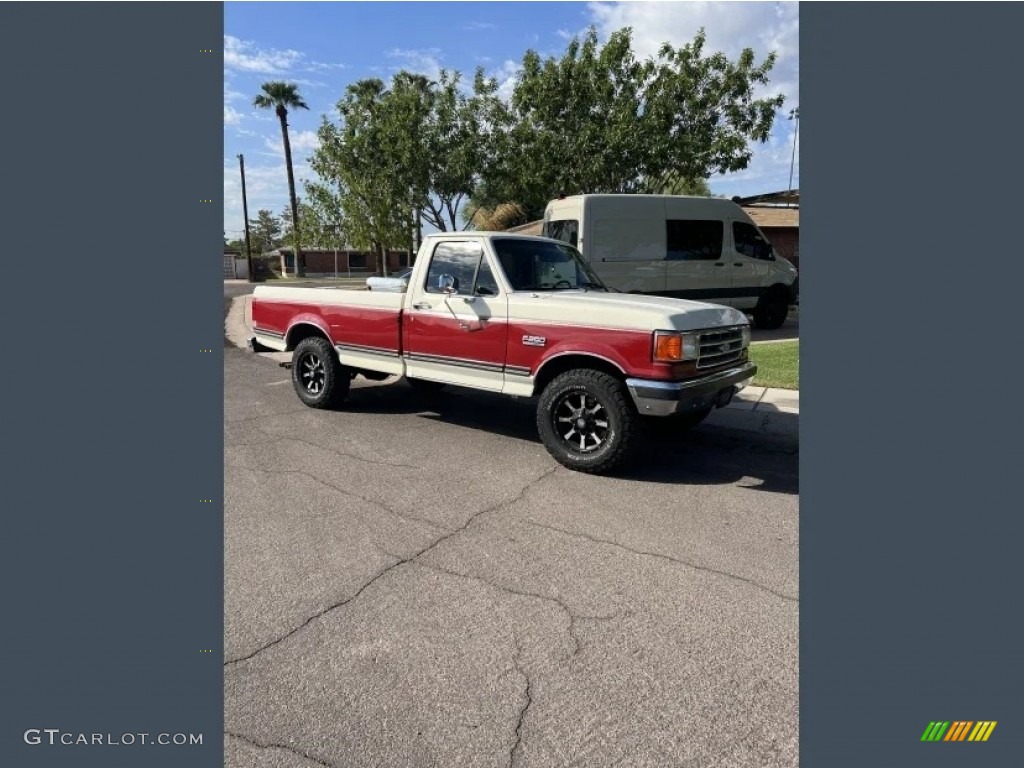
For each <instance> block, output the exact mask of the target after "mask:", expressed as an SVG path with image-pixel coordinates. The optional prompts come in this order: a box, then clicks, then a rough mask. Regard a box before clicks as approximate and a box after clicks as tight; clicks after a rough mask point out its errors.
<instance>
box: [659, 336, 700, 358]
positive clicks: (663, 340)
mask: <svg viewBox="0 0 1024 768" xmlns="http://www.w3.org/2000/svg"><path fill="white" fill-rule="evenodd" d="M699 348H700V343H699V340H698V337H697V334H695V333H679V332H678V331H655V332H654V361H655V362H658V363H678V362H680V361H682V360H696V359H697V353H698V351H699Z"/></svg>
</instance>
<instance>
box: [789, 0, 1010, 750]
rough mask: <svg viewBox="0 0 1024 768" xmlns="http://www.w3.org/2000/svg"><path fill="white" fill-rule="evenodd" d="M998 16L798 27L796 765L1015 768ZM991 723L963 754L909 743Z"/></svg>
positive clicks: (873, 17)
mask: <svg viewBox="0 0 1024 768" xmlns="http://www.w3.org/2000/svg"><path fill="white" fill-rule="evenodd" d="M1022 29H1024V7H1022V6H1020V5H1018V4H1010V3H1007V4H999V5H991V4H981V3H973V4H971V5H969V6H968V5H966V4H913V5H907V4H894V3H884V4H882V3H878V4H865V5H848V4H837V3H808V4H804V5H803V6H801V9H800V33H801V34H800V38H801V39H800V49H801V50H800V58H801V61H800V72H801V83H800V89H801V98H802V101H803V103H802V104H801V105H800V106H801V111H800V112H801V114H800V116H801V118H802V119H801V126H800V127H801V134H800V138H801V140H802V148H801V149H802V152H801V157H802V160H803V168H802V171H803V173H802V179H801V181H802V182H803V189H802V192H803V212H802V213H803V216H802V221H801V224H802V228H803V232H802V233H801V240H802V242H801V246H802V247H801V251H802V255H803V256H804V258H802V259H801V271H802V272H803V274H802V275H801V279H800V282H801V304H802V306H801V315H802V318H801V319H802V322H801V329H800V331H801V336H802V342H803V344H802V347H803V349H802V352H803V355H802V358H803V361H804V369H803V371H802V372H801V374H802V375H801V380H802V385H803V387H802V389H803V392H802V393H801V394H802V396H801V402H800V406H801V416H802V420H801V423H802V434H801V436H800V443H801V449H802V450H801V452H800V456H801V467H800V479H801V489H800V539H801V541H800V551H801V564H800V566H801V567H800V571H801V585H800V593H801V611H800V615H801V642H800V679H801V685H800V713H801V763H802V764H803V765H805V766H809V767H811V768H815V767H816V766H829V767H830V768H845V767H846V766H851V767H853V766H855V767H856V768H865V766H901V768H911V767H912V766H918V765H921V766H924V765H927V766H931V767H932V768H934V766H946V765H958V766H965V765H970V766H972V768H982V767H983V766H1009V765H1019V764H1020V759H1021V755H1024V743H1022V739H1024V696H1022V695H1021V691H1022V689H1024V685H1022V682H1024V681H1022V679H1021V678H1022V670H1024V664H1022V663H1021V649H1022V648H1024V636H1022V631H1021V617H1022V611H1021V597H1020V589H1021V584H1024V575H1022V573H1021V562H1022V558H1021V555H1020V547H1021V543H1022V542H1024V525H1022V523H1021V515H1020V512H1019V509H1020V506H1021V504H1020V498H1019V478H1020V475H1021V472H1022V470H1024V460H1022V459H1024V451H1022V449H1021V434H1020V426H1021V419H1020V416H1019V413H1020V403H1018V402H1016V398H1015V395H1014V394H1013V393H1014V392H1016V388H1017V387H1019V386H1020V382H1021V381H1022V380H1024V376H1022V375H1021V362H1020V361H1021V349H1022V348H1024V345H1022V343H1021V335H1020V333H1021V332H1020V329H1021V327H1022V322H1021V319H1020V314H1019V305H1020V291H1021V286H1022V285H1024V249H1022V247H1021V245H1020V243H1019V241H1018V239H1017V238H1016V237H1015V236H1014V235H1015V233H1016V231H1017V230H1018V229H1019V227H1020V221H1021V215H1020V211H1019V208H1020V203H1019V199H1020V189H1021V179H1022V178H1024V175H1022V173H1021V171H1022V170H1024V167H1022V164H1021V159H1020V158H1021V155H1020V144H1021V136H1022V135H1024V129H1022V126H1024V119H1022V117H1024V115H1022V108H1021V98H1020V93H1021V85H1020V82H1019V77H1018V74H1019V65H1018V63H1017V62H1018V54H1019V51H1020V32H1021V30H1022ZM940 718H941V719H945V720H960V719H962V720H996V721H997V722H998V725H997V726H996V728H995V730H994V731H993V733H992V736H991V738H990V740H989V741H988V742H986V743H984V744H969V743H963V744H951V743H938V744H933V743H921V741H920V738H921V736H922V734H923V732H924V730H925V727H926V726H927V725H928V722H929V721H930V720H936V719H940Z"/></svg>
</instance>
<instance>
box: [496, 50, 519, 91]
mask: <svg viewBox="0 0 1024 768" xmlns="http://www.w3.org/2000/svg"><path fill="white" fill-rule="evenodd" d="M491 76H492V77H493V78H494V79H495V80H497V81H498V91H497V96H498V98H499V99H501V100H502V101H508V100H509V99H511V98H512V91H513V90H515V87H516V83H517V82H519V64H518V63H517V62H515V61H512V59H505V61H504V62H502V65H501V68H500V69H498V71H497V72H493V73H491Z"/></svg>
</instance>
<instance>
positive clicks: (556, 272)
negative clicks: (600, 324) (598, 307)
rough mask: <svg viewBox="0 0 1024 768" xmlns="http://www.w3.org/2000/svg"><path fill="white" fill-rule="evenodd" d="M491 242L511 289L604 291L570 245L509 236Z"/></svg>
mask: <svg viewBox="0 0 1024 768" xmlns="http://www.w3.org/2000/svg"><path fill="white" fill-rule="evenodd" d="M493 242H494V250H495V252H496V253H497V254H498V261H499V262H500V263H501V268H502V269H503V270H504V272H505V276H506V277H507V278H508V281H509V283H510V284H511V285H512V290H514V291H564V290H573V289H583V290H597V291H607V290H608V288H607V287H606V286H605V284H604V283H602V282H601V278H599V277H598V276H597V275H595V274H594V273H593V272H592V271H591V269H590V267H588V266H587V264H586V262H584V261H583V257H582V256H580V252H579V251H577V250H576V249H575V248H573V247H572V246H569V245H562V244H561V243H552V242H545V241H543V240H519V239H512V238H495V239H494V241H493Z"/></svg>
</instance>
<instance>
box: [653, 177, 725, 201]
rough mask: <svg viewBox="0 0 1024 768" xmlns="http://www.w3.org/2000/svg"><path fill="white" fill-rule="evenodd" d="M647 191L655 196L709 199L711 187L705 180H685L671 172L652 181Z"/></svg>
mask: <svg viewBox="0 0 1024 768" xmlns="http://www.w3.org/2000/svg"><path fill="white" fill-rule="evenodd" d="M649 191H650V193H651V194H656V195H694V196H696V197H711V186H710V185H709V184H708V180H707V179H687V178H684V177H683V176H681V175H679V174H678V173H672V172H669V173H666V174H664V175H663V176H662V178H661V179H656V180H654V181H653V182H652V183H651V185H650V189H649Z"/></svg>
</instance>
